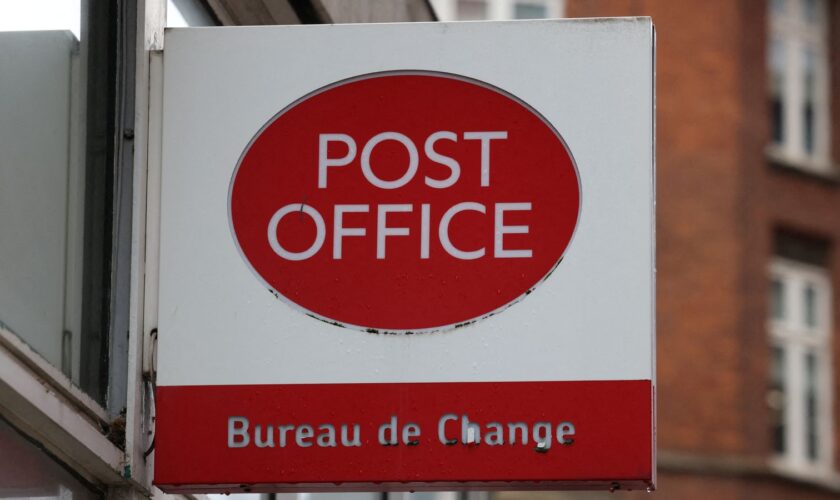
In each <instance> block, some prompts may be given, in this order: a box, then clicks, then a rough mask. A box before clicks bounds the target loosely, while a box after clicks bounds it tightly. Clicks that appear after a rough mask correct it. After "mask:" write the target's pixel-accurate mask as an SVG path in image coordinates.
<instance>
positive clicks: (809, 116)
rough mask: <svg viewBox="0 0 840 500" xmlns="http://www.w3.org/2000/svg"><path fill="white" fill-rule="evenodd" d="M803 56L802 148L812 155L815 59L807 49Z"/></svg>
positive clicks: (815, 91)
mask: <svg viewBox="0 0 840 500" xmlns="http://www.w3.org/2000/svg"><path fill="white" fill-rule="evenodd" d="M803 56H804V58H805V72H804V74H803V75H802V76H803V78H804V80H805V81H804V89H805V96H804V99H803V101H802V124H803V125H802V146H803V148H804V149H805V153H806V154H808V155H813V154H814V143H815V140H814V132H815V128H816V119H817V117H816V108H815V104H816V103H815V100H816V94H817V88H816V86H817V77H816V70H817V68H816V66H817V57H816V54H814V51H812V50H809V49H806V50H805V52H804V54H803Z"/></svg>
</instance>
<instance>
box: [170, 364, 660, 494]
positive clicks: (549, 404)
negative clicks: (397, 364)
mask: <svg viewBox="0 0 840 500" xmlns="http://www.w3.org/2000/svg"><path fill="white" fill-rule="evenodd" d="M652 401H653V387H652V385H651V382H650V381H649V380H627V381H585V382H474V383H469V382H453V383H388V384H317V385H307V384H300V385H229V386H165V387H159V388H158V391H157V423H156V442H157V443H158V446H157V449H156V453H155V483H156V484H157V485H158V486H162V487H165V488H166V490H167V491H175V490H179V491H185V492H186V491H192V492H198V491H205V490H216V491H217V490H219V489H226V490H229V491H231V492H233V491H259V490H260V487H261V486H262V487H264V488H265V489H267V490H268V489H271V490H274V491H307V490H366V489H367V490H372V489H376V490H381V489H424V487H426V488H429V487H433V488H442V487H446V488H452V489H457V488H459V487H460V488H464V487H468V486H470V487H475V486H484V487H487V488H499V489H517V488H519V489H522V488H530V489H549V487H551V488H557V487H563V486H568V487H572V486H573V487H575V488H582V487H587V486H588V487H593V488H595V487H598V488H603V487H604V486H605V485H607V486H609V485H612V486H613V487H619V488H621V489H631V488H632V489H644V488H645V487H647V486H648V485H649V484H650V481H651V478H652V474H653V460H654V459H653V435H652V428H653V424H652V422H653V410H652ZM613 483H615V484H613ZM211 485H212V486H214V487H213V488H210V486H211ZM220 487H221V488H220Z"/></svg>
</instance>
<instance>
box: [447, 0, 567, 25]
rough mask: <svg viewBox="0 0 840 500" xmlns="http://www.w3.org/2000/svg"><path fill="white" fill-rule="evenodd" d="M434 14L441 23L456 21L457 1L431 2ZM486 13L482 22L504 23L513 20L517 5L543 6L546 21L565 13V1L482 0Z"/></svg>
mask: <svg viewBox="0 0 840 500" xmlns="http://www.w3.org/2000/svg"><path fill="white" fill-rule="evenodd" d="M431 2H432V5H433V7H434V10H435V12H436V13H437V15H438V18H439V19H440V20H441V21H444V22H446V21H458V20H459V19H458V0H431ZM484 2H485V5H486V8H487V12H486V17H485V19H484V20H488V21H506V20H511V19H515V18H514V17H513V16H514V12H515V8H516V4H517V3H526V4H531V5H544V6H545V8H546V12H547V13H548V15H547V16H546V19H553V18H560V17H563V16H564V15H565V13H566V0H484Z"/></svg>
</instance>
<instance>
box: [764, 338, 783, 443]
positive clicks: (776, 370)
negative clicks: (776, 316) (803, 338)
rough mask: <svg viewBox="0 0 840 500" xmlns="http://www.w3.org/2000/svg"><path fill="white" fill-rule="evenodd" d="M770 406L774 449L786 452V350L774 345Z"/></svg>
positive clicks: (771, 354) (772, 351)
mask: <svg viewBox="0 0 840 500" xmlns="http://www.w3.org/2000/svg"><path fill="white" fill-rule="evenodd" d="M767 405H768V406H769V407H770V430H771V432H772V440H773V451H775V452H776V453H784V452H785V427H786V422H785V413H786V411H785V350H784V349H783V348H781V347H779V346H772V347H771V351H770V392H769V394H768V395H767Z"/></svg>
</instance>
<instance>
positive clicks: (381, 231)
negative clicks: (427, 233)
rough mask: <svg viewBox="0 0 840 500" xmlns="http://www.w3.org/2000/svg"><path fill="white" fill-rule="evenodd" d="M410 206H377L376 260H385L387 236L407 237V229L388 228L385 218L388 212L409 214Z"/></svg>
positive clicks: (411, 208)
mask: <svg viewBox="0 0 840 500" xmlns="http://www.w3.org/2000/svg"><path fill="white" fill-rule="evenodd" d="M412 210H413V207H412V205H390V204H383V205H379V209H378V212H377V215H376V258H377V259H380V260H381V259H384V258H385V238H386V237H388V236H408V234H409V230H408V228H407V227H388V222H387V220H386V219H387V217H388V213H389V212H411V211H412Z"/></svg>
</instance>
